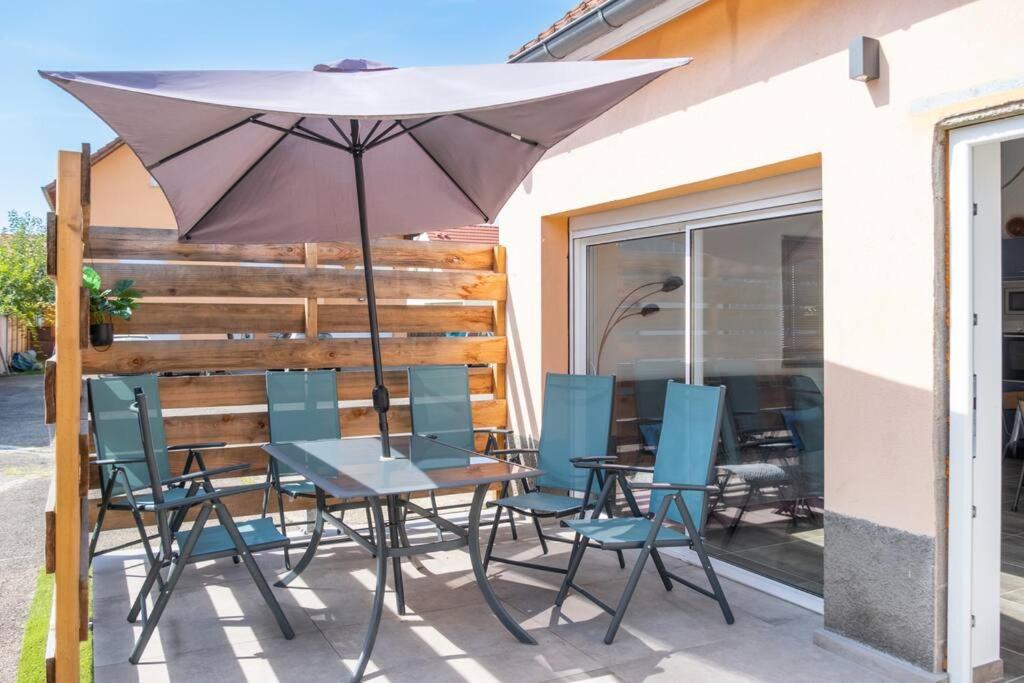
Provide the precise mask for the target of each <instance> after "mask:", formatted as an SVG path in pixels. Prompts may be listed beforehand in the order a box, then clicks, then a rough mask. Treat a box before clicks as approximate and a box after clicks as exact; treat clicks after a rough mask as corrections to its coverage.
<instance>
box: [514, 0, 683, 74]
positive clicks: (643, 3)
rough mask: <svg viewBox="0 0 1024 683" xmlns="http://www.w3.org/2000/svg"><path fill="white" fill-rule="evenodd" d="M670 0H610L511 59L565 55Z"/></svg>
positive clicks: (551, 58) (549, 58)
mask: <svg viewBox="0 0 1024 683" xmlns="http://www.w3.org/2000/svg"><path fill="white" fill-rule="evenodd" d="M665 1H666V0H608V2H605V3H604V4H602V5H601V6H600V7H597V8H595V9H593V10H591V11H590V12H587V13H586V14H584V15H583V16H582V17H580V18H579V19H577V20H575V21H573V22H572V23H570V24H567V25H566V26H563V27H562V28H561V29H559V30H558V31H555V32H554V33H552V34H551V35H550V36H548V37H547V38H545V39H544V40H542V41H541V42H539V43H537V44H536V45H533V46H532V47H530V48H529V49H528V50H525V51H523V52H521V53H519V54H518V55H516V56H515V57H512V58H511V59H509V60H508V61H510V62H551V61H558V60H561V59H565V58H566V56H568V55H570V54H572V53H573V52H575V51H576V50H577V49H579V48H581V47H583V46H584V45H586V44H588V43H592V42H593V41H595V40H597V39H598V38H600V37H601V36H604V35H606V34H608V33H611V32H612V31H614V30H615V29H617V28H619V27H620V26H622V25H623V24H625V23H626V22H627V21H629V20H630V19H633V18H634V17H638V16H640V15H641V14H643V13H644V12H647V11H649V10H651V9H653V8H655V7H657V6H658V5H661V4H662V3H664V2H665Z"/></svg>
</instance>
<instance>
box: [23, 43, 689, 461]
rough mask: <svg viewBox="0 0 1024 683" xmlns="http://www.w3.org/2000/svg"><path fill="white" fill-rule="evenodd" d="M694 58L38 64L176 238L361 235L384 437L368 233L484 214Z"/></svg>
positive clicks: (440, 225) (277, 239)
mask: <svg viewBox="0 0 1024 683" xmlns="http://www.w3.org/2000/svg"><path fill="white" fill-rule="evenodd" d="M688 62H689V59H685V58H680V59H649V60H625V61H598V62H565V63H531V64H493V65H477V66H454V67H422V68H419V67H415V68H392V67H388V66H385V65H382V64H379V63H376V62H371V61H368V60H364V59H344V60H341V61H339V62H337V63H334V64H319V65H317V66H316V67H315V68H314V69H313V70H311V71H113V72H111V71H107V72H76V71H41V72H40V75H41V76H42V77H43V78H46V79H48V80H50V81H52V82H53V83H55V84H57V85H58V86H60V87H61V88H63V89H64V90H66V91H67V92H68V93H70V94H71V95H73V96H74V97H75V98H77V99H78V100H79V101H81V102H82V103H83V104H85V105H86V106H87V107H89V108H90V109H91V110H92V111H93V112H95V113H96V114H97V115H98V116H99V117H100V118H101V119H103V120H104V121H105V122H106V123H107V124H108V125H109V126H110V127H111V128H113V129H114V131H115V132H116V133H117V134H118V135H120V136H121V138H122V139H124V141H125V142H126V143H127V144H128V145H129V146H130V147H131V148H132V149H133V150H134V151H135V153H136V154H137V155H138V157H139V159H141V160H142V163H143V164H144V165H145V166H146V168H147V170H148V171H149V172H150V173H151V174H152V176H153V177H154V178H155V179H156V180H157V182H158V183H159V184H160V187H161V189H162V190H163V192H164V194H165V195H166V197H167V200H168V202H169V203H170V206H171V209H172V211H173V212H174V217H175V220H176V222H177V225H178V236H179V239H180V240H187V241H192V242H197V243H216V244H267V243H276V244H281V243H297V242H334V241H345V240H355V239H356V238H358V239H359V241H360V242H361V244H362V250H363V267H364V278H365V282H366V301H367V308H368V311H369V324H370V348H371V353H372V357H373V371H374V380H375V387H374V389H373V395H372V398H373V405H374V408H375V409H376V411H377V413H378V419H379V424H380V434H381V437H382V438H381V440H382V447H383V452H384V454H385V456H387V455H389V454H390V450H389V444H388V423H387V411H388V406H389V399H388V391H387V387H386V386H385V385H384V373H383V364H382V361H381V352H380V330H379V326H378V323H377V308H376V298H375V295H374V289H373V261H372V257H371V253H370V238H371V237H372V236H373V235H386V234H400V233H413V232H424V231H426V230H438V229H444V228H450V227H455V226H460V225H466V224H472V223H480V222H490V221H492V220H493V219H494V217H495V215H496V214H497V212H498V210H499V209H500V208H501V207H502V205H504V203H505V202H506V200H507V199H508V198H509V196H510V195H511V194H512V192H514V191H515V189H516V187H517V186H518V185H519V183H520V182H521V181H522V180H523V178H525V177H526V174H527V173H529V172H530V170H531V169H532V168H533V166H534V164H536V163H537V161H539V160H540V158H541V157H542V156H543V155H544V153H545V152H546V151H547V150H548V149H550V148H551V147H552V146H554V145H556V144H557V143H558V142H560V141H561V140H563V139H564V138H565V137H567V136H568V135H570V134H571V133H573V132H574V131H576V130H578V129H579V128H580V127H581V126H583V125H585V124H586V123H588V122H590V121H592V120H593V119H595V118H597V117H598V116H600V115H601V114H602V113H604V112H605V111H607V110H608V109H610V108H611V107H613V106H614V105H616V104H618V103H619V102H621V101H622V100H623V99H625V98H626V97H628V96H630V95H631V94H633V93H634V92H636V91H637V90H639V89H640V88H642V87H643V86H645V85H647V84H648V83H650V82H651V81H652V80H654V79H655V78H657V77H658V76H660V75H662V74H664V73H665V72H666V71H669V70H670V69H673V68H675V67H678V66H682V65H684V64H687V63H688Z"/></svg>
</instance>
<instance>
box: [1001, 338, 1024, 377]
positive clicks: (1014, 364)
mask: <svg viewBox="0 0 1024 683" xmlns="http://www.w3.org/2000/svg"><path fill="white" fill-rule="evenodd" d="M1003 379H1004V380H1010V381H1016V382H1024V334H1004V335H1003Z"/></svg>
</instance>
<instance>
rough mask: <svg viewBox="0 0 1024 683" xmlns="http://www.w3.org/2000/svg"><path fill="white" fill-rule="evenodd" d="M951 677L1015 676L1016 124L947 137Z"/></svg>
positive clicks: (1021, 139)
mask: <svg viewBox="0 0 1024 683" xmlns="http://www.w3.org/2000/svg"><path fill="white" fill-rule="evenodd" d="M949 168H950V174H949V211H950V213H949V217H950V221H949V372H950V375H949V438H950V444H949V446H950V449H949V538H948V540H949V594H948V598H949V600H948V610H947V614H948V621H947V627H948V632H947V635H948V640H947V642H948V670H949V674H950V679H951V680H952V681H970V680H986V681H988V680H998V678H999V676H1000V674H1002V677H1003V680H1018V679H1022V680H1024V490H1022V491H1021V493H1022V496H1021V498H1022V501H1021V504H1020V505H1019V506H1018V505H1016V504H1015V500H1016V497H1017V492H1018V485H1019V484H1020V482H1021V481H1022V477H1021V474H1022V470H1024V403H1021V399H1024V117H1014V118H1007V119H1002V120H998V121H993V122H990V123H985V124H979V125H975V126H970V127H965V128H958V129H955V130H953V131H952V132H951V133H950V166H949Z"/></svg>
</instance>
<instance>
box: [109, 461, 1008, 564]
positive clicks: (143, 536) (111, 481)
mask: <svg viewBox="0 0 1024 683" xmlns="http://www.w3.org/2000/svg"><path fill="white" fill-rule="evenodd" d="M1022 471H1024V470H1022ZM113 492H114V477H111V478H110V480H109V481H108V482H107V485H106V487H105V488H104V489H103V498H102V499H100V511H99V512H98V513H96V528H95V529H93V532H92V540H90V541H89V564H90V565H91V564H92V558H93V556H94V555H96V542H97V541H98V540H100V530H101V529H103V518H104V517H106V516H107V505H109V504H110V495H111V494H112V493H113ZM142 538H143V539H145V538H146V533H145V531H143V533H142Z"/></svg>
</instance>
